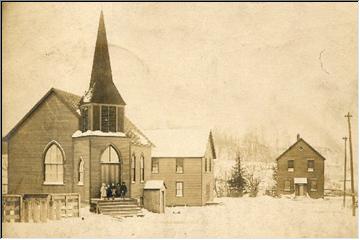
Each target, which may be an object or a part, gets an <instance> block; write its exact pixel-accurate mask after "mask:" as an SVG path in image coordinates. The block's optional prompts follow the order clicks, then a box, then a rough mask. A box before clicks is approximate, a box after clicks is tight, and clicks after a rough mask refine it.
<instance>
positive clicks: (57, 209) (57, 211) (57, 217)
mask: <svg viewBox="0 0 360 240" xmlns="http://www.w3.org/2000/svg"><path fill="white" fill-rule="evenodd" d="M55 205H56V220H60V219H61V204H60V201H59V200H56V201H55Z"/></svg>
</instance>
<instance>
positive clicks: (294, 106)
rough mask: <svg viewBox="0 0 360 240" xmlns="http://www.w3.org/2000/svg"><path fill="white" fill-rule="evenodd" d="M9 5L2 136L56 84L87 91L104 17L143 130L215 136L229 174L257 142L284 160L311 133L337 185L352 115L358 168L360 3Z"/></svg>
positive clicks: (116, 65) (130, 106)
mask: <svg viewBox="0 0 360 240" xmlns="http://www.w3.org/2000/svg"><path fill="white" fill-rule="evenodd" d="M2 6H3V9H2V10H3V16H2V17H3V20H6V21H3V28H2V34H3V38H2V44H3V45H2V46H3V57H2V61H3V62H2V64H3V68H2V101H3V102H2V116H3V121H2V136H4V135H6V134H7V133H8V132H9V130H10V129H11V128H12V127H13V126H14V125H15V124H16V123H17V122H18V121H19V120H20V119H21V118H22V117H23V116H24V115H25V114H26V113H27V112H28V111H29V110H30V109H31V108H32V107H33V106H34V105H35V104H36V102H37V101H38V100H39V99H40V98H41V97H42V96H43V95H44V94H45V93H46V92H47V91H48V90H49V89H50V88H51V87H55V88H60V89H63V90H65V91H69V92H73V93H75V94H78V95H83V94H84V91H85V90H86V89H88V83H89V80H90V74H91V66H92V61H93V54H94V52H93V51H94V46H95V40H96V34H97V27H98V20H99V14H100V11H101V10H103V12H104V16H105V24H106V31H107V38H108V42H109V52H110V59H111V67H112V72H113V79H114V82H115V84H116V86H117V88H118V89H119V92H120V93H121V95H122V96H123V98H124V99H125V101H126V103H127V107H126V114H127V115H129V116H130V117H131V119H132V120H133V121H134V122H135V123H136V124H137V125H139V126H141V127H142V128H143V129H152V128H180V127H181V128H183V127H194V126H202V127H203V126H207V127H210V128H212V129H213V130H214V135H215V142H216V147H217V152H218V161H217V162H216V166H215V171H217V173H216V174H217V175H221V174H223V173H224V172H226V171H228V170H229V169H230V168H231V166H232V165H233V163H234V161H233V160H234V158H235V155H234V152H235V150H236V149H237V148H239V146H241V147H243V145H244V142H246V141H247V140H248V141H256V142H257V144H258V145H259V146H260V145H264V146H266V148H267V149H268V150H266V151H264V152H262V153H261V154H262V156H261V158H264V159H265V160H264V161H267V162H273V161H274V160H275V158H276V157H277V156H278V155H279V154H280V153H281V152H282V151H284V150H285V149H286V148H287V147H289V146H290V145H291V144H293V143H294V142H295V141H296V134H298V133H299V134H300V135H301V137H303V138H304V139H305V140H306V141H307V142H309V143H310V144H311V145H312V146H314V147H315V148H316V149H317V150H319V152H320V153H321V154H322V155H324V156H325V157H326V159H327V160H326V162H325V164H326V165H325V175H326V180H325V188H329V187H331V186H333V187H339V186H340V187H341V185H342V182H341V181H342V178H343V176H342V174H343V172H342V171H343V155H344V150H343V148H344V142H343V140H342V137H344V136H347V135H348V129H347V122H346V118H345V117H344V115H345V114H346V113H347V112H351V114H352V115H353V118H352V119H351V121H352V127H353V146H354V156H355V167H356V169H357V156H358V149H357V145H358V143H357V140H358V60H357V59H358V56H357V52H358V45H357V44H358V43H357V41H358V15H357V14H358V9H357V3H71V4H67V3H41V4H39V3H26V4H25V3H7V4H3V5H2ZM260 151H261V150H260ZM249 158H250V157H249ZM255 158H256V157H255ZM355 175H356V176H357V171H356V173H355ZM330 185H331V186H330ZM355 187H356V188H357V185H356V186H355Z"/></svg>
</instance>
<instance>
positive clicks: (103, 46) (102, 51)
mask: <svg viewBox="0 0 360 240" xmlns="http://www.w3.org/2000/svg"><path fill="white" fill-rule="evenodd" d="M125 105H126V103H125V101H124V99H123V98H122V97H121V95H120V93H119V91H118V89H117V88H116V86H115V84H114V82H113V77H112V72H111V64H110V55H109V48H108V41H107V36H106V29H105V22H104V14H103V12H101V14H100V20H99V27H98V33H97V39H96V44H95V52H94V59H93V66H92V71H91V78H90V84H89V89H88V90H87V91H86V93H85V94H84V96H83V97H82V98H81V101H80V114H81V121H80V130H81V131H82V132H85V131H87V130H92V131H96V130H100V131H103V132H123V131H124V113H125Z"/></svg>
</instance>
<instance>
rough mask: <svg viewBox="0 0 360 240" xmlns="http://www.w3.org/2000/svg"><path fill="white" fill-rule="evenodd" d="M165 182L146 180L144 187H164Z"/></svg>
mask: <svg viewBox="0 0 360 240" xmlns="http://www.w3.org/2000/svg"><path fill="white" fill-rule="evenodd" d="M164 188H166V187H165V183H164V181H163V180H148V181H146V183H145V186H144V189H164Z"/></svg>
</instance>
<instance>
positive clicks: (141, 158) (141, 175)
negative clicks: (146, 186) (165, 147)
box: [140, 155, 145, 182]
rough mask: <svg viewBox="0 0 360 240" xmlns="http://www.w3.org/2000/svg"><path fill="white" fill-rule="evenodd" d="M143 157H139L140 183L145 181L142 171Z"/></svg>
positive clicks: (143, 170)
mask: <svg viewBox="0 0 360 240" xmlns="http://www.w3.org/2000/svg"><path fill="white" fill-rule="evenodd" d="M144 161H145V160H144V155H141V157H140V181H141V182H144V180H145V169H144Z"/></svg>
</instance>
